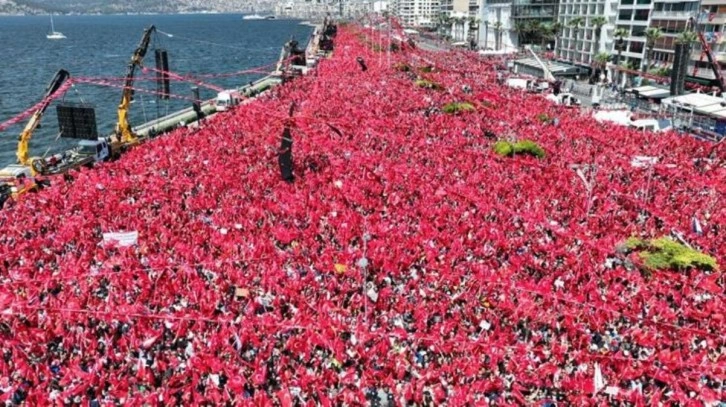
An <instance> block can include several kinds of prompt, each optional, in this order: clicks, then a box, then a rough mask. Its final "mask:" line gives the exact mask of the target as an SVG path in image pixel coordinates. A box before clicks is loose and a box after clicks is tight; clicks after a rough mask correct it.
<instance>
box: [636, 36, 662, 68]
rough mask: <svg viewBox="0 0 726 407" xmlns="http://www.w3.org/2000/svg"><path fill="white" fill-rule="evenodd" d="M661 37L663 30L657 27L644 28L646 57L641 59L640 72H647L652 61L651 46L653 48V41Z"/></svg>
mask: <svg viewBox="0 0 726 407" xmlns="http://www.w3.org/2000/svg"><path fill="white" fill-rule="evenodd" d="M661 37H663V31H661V29H660V28H658V27H650V28H648V29H646V30H645V46H646V55H645V57H646V58H645V60H644V61H643V66H641V67H640V68H641V69H640V70H641V72H643V73H645V72H648V68H649V67H650V65H651V64H652V63H653V48H655V42H656V41H658V39H660V38H661Z"/></svg>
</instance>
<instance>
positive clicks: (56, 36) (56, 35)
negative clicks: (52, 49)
mask: <svg viewBox="0 0 726 407" xmlns="http://www.w3.org/2000/svg"><path fill="white" fill-rule="evenodd" d="M45 38H47V39H49V40H64V39H66V36H65V35H63V33H62V32H59V31H56V30H55V25H54V24H53V14H51V15H50V32H49V33H48V34H46V35H45Z"/></svg>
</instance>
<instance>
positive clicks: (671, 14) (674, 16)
mask: <svg viewBox="0 0 726 407" xmlns="http://www.w3.org/2000/svg"><path fill="white" fill-rule="evenodd" d="M692 16H693V12H692V11H654V12H653V14H652V18H657V19H660V20H687V19H689V18H691V17H692Z"/></svg>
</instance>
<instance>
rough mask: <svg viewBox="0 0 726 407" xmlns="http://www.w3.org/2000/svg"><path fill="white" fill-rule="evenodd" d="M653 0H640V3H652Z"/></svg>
mask: <svg viewBox="0 0 726 407" xmlns="http://www.w3.org/2000/svg"><path fill="white" fill-rule="evenodd" d="M650 1H651V0H638V4H650Z"/></svg>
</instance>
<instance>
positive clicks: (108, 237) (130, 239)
mask: <svg viewBox="0 0 726 407" xmlns="http://www.w3.org/2000/svg"><path fill="white" fill-rule="evenodd" d="M138 241H139V232H136V231H134V232H114V233H104V234H103V243H104V244H113V243H116V244H118V245H119V246H121V247H128V246H133V245H135V244H136V243H137V242H138Z"/></svg>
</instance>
